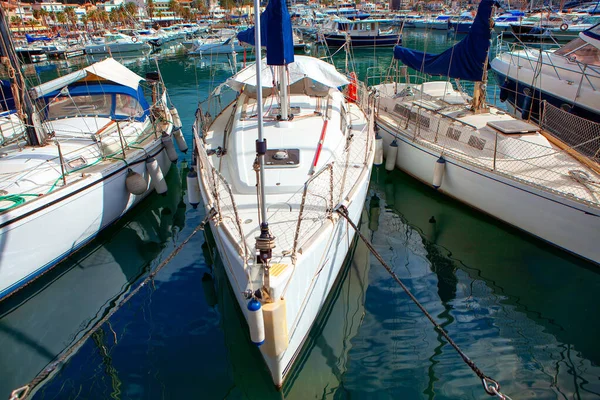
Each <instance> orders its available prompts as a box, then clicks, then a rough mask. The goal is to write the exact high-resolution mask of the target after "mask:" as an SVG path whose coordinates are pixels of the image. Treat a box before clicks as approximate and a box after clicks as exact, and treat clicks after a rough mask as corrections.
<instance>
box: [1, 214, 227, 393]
mask: <svg viewBox="0 0 600 400" xmlns="http://www.w3.org/2000/svg"><path fill="white" fill-rule="evenodd" d="M215 215H216V211H215V209H211V210H210V211H209V212H208V214H206V217H204V219H203V220H202V222H201V223H200V224H199V225H198V226H197V227H196V228H195V229H194V230H193V231H192V233H190V235H189V236H188V237H187V238H185V240H184V241H183V242H181V244H180V245H179V246H177V247H176V248H175V250H173V252H171V254H169V256H168V257H167V258H165V260H164V261H163V262H161V263H160V264H159V265H158V267H156V268H155V269H154V271H152V272H151V273H150V274H148V276H147V277H146V279H144V280H143V281H142V282H141V283H140V284H139V285H138V286H137V287H136V288H135V289H133V290H132V291H131V292H129V293H128V294H127V296H125V297H124V298H123V300H121V302H120V303H119V304H118V305H117V306H116V307H114V308H112V309H111V310H110V311H108V313H106V315H105V316H104V317H102V318H101V319H99V320H98V321H96V323H95V324H94V325H93V326H92V327H91V328H90V330H89V331H87V332H86V333H85V335H83V336H82V337H81V338H80V339H79V340H78V341H77V342H75V343H74V344H72V345H71V346H69V347H68V348H67V349H66V350H65V351H63V352H62V354H61V355H60V357H58V358H57V359H56V360H55V361H54V362H52V363H50V364H49V365H48V367H47V368H44V370H43V371H42V372H40V373H39V374H38V375H37V376H36V377H35V378H33V380H32V381H31V382H29V383H28V384H27V385H25V386H22V387H20V388H18V389H15V390H13V391H12V393H11V394H10V397H9V400H22V399H25V398H27V396H29V394H31V392H32V391H33V389H35V388H36V387H37V386H38V385H39V384H40V383H41V382H42V381H44V380H45V379H46V378H47V377H48V376H49V375H50V374H51V373H52V372H54V371H55V370H56V369H57V368H58V367H59V366H60V365H61V364H63V363H64V362H65V360H66V359H67V358H68V357H69V356H71V354H73V353H74V352H75V350H76V349H78V348H80V346H81V345H82V344H83V342H85V341H86V340H87V339H89V338H90V337H91V336H92V335H93V334H94V333H95V332H96V331H98V329H100V328H101V327H102V325H103V324H104V323H105V322H107V321H108V320H109V319H110V317H112V316H113V315H114V314H115V313H116V312H117V311H118V310H119V309H120V308H121V307H123V306H124V305H125V303H127V302H128V301H129V300H131V298H132V297H133V296H135V294H136V293H137V292H139V291H140V290H141V289H142V288H143V287H144V286H146V285H147V284H148V283H149V282H151V281H152V282H153V280H154V277H155V276H156V274H158V272H159V271H160V270H161V269H163V268H164V266H165V265H167V264H168V263H169V262H171V260H173V258H175V256H176V255H177V254H179V252H180V251H181V250H183V248H184V246H185V245H186V244H188V242H189V241H190V240H191V239H192V237H194V235H196V233H198V231H201V230H203V229H204V226H205V225H206V224H207V223H208V221H209V220H210V219H211V218H213V217H214V216H215Z"/></svg>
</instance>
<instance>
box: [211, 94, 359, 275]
mask: <svg viewBox="0 0 600 400" xmlns="http://www.w3.org/2000/svg"><path fill="white" fill-rule="evenodd" d="M322 100H323V99H321V100H318V99H317V98H315V97H309V96H292V101H291V103H292V107H300V112H299V114H298V115H296V116H295V117H294V119H293V120H292V121H291V124H292V125H293V129H292V130H290V129H289V128H284V129H280V128H278V127H277V122H276V121H275V120H273V119H270V118H265V130H264V131H265V132H264V135H265V138H266V139H267V143H268V147H269V149H272V148H279V149H294V148H296V149H299V150H300V155H299V159H300V160H299V163H298V165H297V166H294V167H290V168H269V167H268V166H267V168H266V170H265V181H266V193H267V202H268V204H267V214H268V222H269V227H270V229H271V233H272V234H273V235H274V236H275V242H276V248H275V250H274V252H273V262H274V263H277V262H280V261H281V260H282V259H283V258H285V257H289V256H290V255H291V254H292V253H293V252H294V249H295V248H296V249H297V250H299V253H301V252H302V251H301V248H302V245H303V244H306V243H307V242H308V241H310V238H311V237H312V236H313V235H314V234H315V233H317V232H318V231H319V229H320V228H321V227H322V226H323V225H324V224H325V223H327V221H329V217H330V216H331V212H328V210H330V209H331V208H332V205H333V206H335V205H337V204H338V203H339V202H341V201H343V199H344V198H346V197H349V196H350V194H351V193H350V192H351V191H352V189H353V188H354V186H355V183H356V182H357V181H358V180H359V176H360V174H361V173H363V172H364V171H368V166H366V165H365V163H364V162H365V160H366V155H365V150H366V149H367V141H368V140H369V138H368V132H369V129H368V126H367V121H366V119H365V116H364V114H363V113H362V112H361V111H360V109H359V108H358V106H357V105H356V104H353V103H349V109H348V113H347V114H348V116H349V121H350V124H349V128H348V132H347V133H346V135H345V136H344V137H341V136H340V135H341V131H340V124H341V121H340V120H339V117H338V119H337V120H335V116H336V115H338V116H339V114H338V113H332V115H333V116H334V118H332V119H329V120H328V121H327V127H326V128H325V129H326V136H325V140H324V143H323V150H322V152H321V155H320V157H319V160H318V164H317V167H316V168H315V169H314V172H312V173H311V171H312V170H313V168H311V166H312V164H313V162H314V159H315V154H316V151H317V146H318V143H319V139H320V136H321V133H322V131H323V127H324V124H325V116H324V115H319V114H316V113H315V112H314V110H315V109H317V108H318V104H317V102H320V101H322ZM338 100H339V101H341V97H340V98H339V99H338ZM269 102H270V100H268V99H267V100H266V101H265V103H266V104H267V107H265V110H267V111H266V113H267V115H270V114H269V106H268V105H269ZM323 104H324V103H323ZM334 104H335V102H334ZM230 107H232V105H230ZM242 113H243V114H244V115H245V116H246V117H245V118H244V117H241V119H242V121H241V122H240V123H239V124H238V125H237V126H236V128H234V130H233V133H232V138H231V142H232V144H231V145H230V149H228V153H227V154H226V155H225V156H223V157H221V160H219V159H218V158H217V157H216V156H212V157H211V158H210V162H211V163H213V164H215V165H214V166H215V167H216V168H217V169H219V170H220V175H221V177H222V180H220V179H216V180H215V181H214V182H215V187H214V188H213V189H212V190H211V191H213V193H214V190H216V192H218V194H219V195H218V197H219V202H220V204H214V205H215V206H217V207H220V208H222V210H221V212H220V215H221V216H222V217H223V220H222V223H223V224H224V225H225V226H226V227H227V230H228V231H229V233H230V235H231V236H232V237H233V238H234V239H236V240H235V242H237V243H242V242H244V243H245V244H246V246H247V248H246V251H247V254H251V252H252V250H251V249H253V248H254V238H255V237H257V236H259V234H260V232H259V224H258V218H259V215H258V212H259V211H258V207H257V193H256V182H257V181H256V173H255V171H254V170H253V163H254V159H255V148H254V141H255V140H256V137H255V132H256V123H257V122H256V118H255V114H256V111H255V102H254V101H253V100H251V101H249V102H247V103H245V105H244V106H243V107H239V108H238V109H237V110H236V117H235V119H236V120H238V118H240V116H241V115H242ZM223 114H224V115H225V114H228V112H227V110H226V112H224V113H223ZM253 116H254V117H253ZM226 124H227V121H226V118H217V120H215V122H214V123H213V124H212V125H211V131H209V132H208V133H207V136H206V144H207V146H206V147H207V148H212V149H214V148H216V147H218V146H222V144H223V137H222V135H215V134H213V133H215V132H223V131H224V129H225V126H226ZM251 130H252V131H253V132H254V133H251V132H249V131H251ZM298 132H301V133H302V134H301V135H300V134H298ZM346 137H351V138H352V139H351V142H350V151H349V152H345V151H344V148H345V145H346V139H345V138H346ZM201 153H202V152H201ZM201 157H203V155H202V154H201ZM202 162H203V163H205V162H208V160H202ZM332 162H334V163H335V167H334V168H331V169H329V168H325V169H323V167H324V166H326V165H327V164H330V163H332ZM231 165H234V166H235V167H229V166H231ZM226 166H227V167H226ZM209 181H210V180H209ZM225 182H226V183H228V184H230V185H225V184H224V183H225ZM298 182H299V183H298ZM305 182H306V187H308V190H307V192H306V195H305V194H304V188H305V185H304V183H305ZM229 187H230V188H231V191H229ZM303 198H304V206H303V209H302V210H301V207H302V204H303ZM215 203H217V202H215ZM233 203H235V210H236V211H237V214H238V215H237V218H236V217H235V216H234V207H233ZM236 219H237V220H238V221H239V222H240V223H239V224H238V223H236ZM299 223H300V226H298V224H299ZM240 231H241V232H240ZM241 237H243V240H241ZM296 238H297V239H298V243H297V244H296V245H295V243H294V242H295V240H296ZM239 250H240V252H241V253H243V252H244V249H243V248H241V247H240V249H239Z"/></svg>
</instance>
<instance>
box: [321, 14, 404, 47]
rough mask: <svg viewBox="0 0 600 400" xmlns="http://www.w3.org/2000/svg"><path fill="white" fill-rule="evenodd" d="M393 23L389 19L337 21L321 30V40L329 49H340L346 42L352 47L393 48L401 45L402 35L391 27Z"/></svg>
mask: <svg viewBox="0 0 600 400" xmlns="http://www.w3.org/2000/svg"><path fill="white" fill-rule="evenodd" d="M393 22H394V21H393V20H391V19H364V20H349V19H338V20H334V21H332V22H331V23H330V24H329V26H326V27H325V28H324V29H323V32H322V38H323V40H324V41H325V43H327V46H329V47H342V46H344V45H345V44H346V43H347V42H349V43H350V44H351V46H352V47H380V46H395V45H397V44H401V43H402V35H401V34H400V33H399V32H398V31H397V30H396V29H395V28H394V27H393V26H392V25H393ZM332 24H333V25H332Z"/></svg>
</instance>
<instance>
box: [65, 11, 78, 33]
mask: <svg viewBox="0 0 600 400" xmlns="http://www.w3.org/2000/svg"><path fill="white" fill-rule="evenodd" d="M65 16H66V17H67V21H68V23H69V25H72V26H73V27H74V28H75V27H76V26H77V21H78V19H77V14H76V13H75V7H70V6H69V7H65Z"/></svg>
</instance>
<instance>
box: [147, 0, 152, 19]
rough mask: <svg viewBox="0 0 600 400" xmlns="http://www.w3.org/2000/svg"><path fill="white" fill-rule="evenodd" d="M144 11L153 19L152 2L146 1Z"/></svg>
mask: <svg viewBox="0 0 600 400" xmlns="http://www.w3.org/2000/svg"><path fill="white" fill-rule="evenodd" d="M146 9H147V10H146V12H147V13H148V16H149V17H150V19H152V18H154V1H152V0H148V1H147V2H146Z"/></svg>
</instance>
